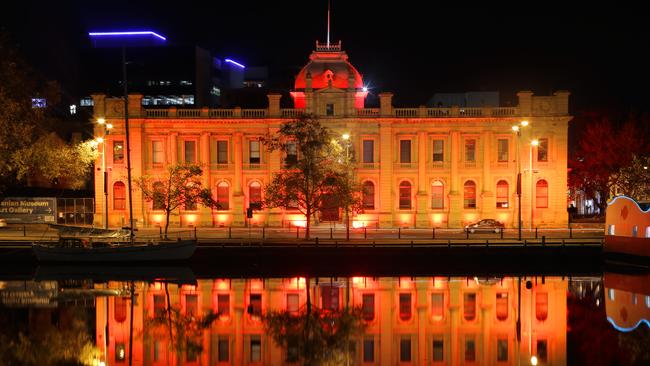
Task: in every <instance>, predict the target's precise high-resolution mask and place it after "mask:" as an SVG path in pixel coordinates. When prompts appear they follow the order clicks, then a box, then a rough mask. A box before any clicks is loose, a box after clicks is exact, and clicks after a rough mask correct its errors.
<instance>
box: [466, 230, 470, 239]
mask: <svg viewBox="0 0 650 366" xmlns="http://www.w3.org/2000/svg"><path fill="white" fill-rule="evenodd" d="M465 238H466V239H469V229H465Z"/></svg>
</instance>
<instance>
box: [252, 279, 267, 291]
mask: <svg viewBox="0 0 650 366" xmlns="http://www.w3.org/2000/svg"><path fill="white" fill-rule="evenodd" d="M263 288H264V283H263V282H262V280H251V290H262V289H263Z"/></svg>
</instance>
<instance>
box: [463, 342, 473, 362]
mask: <svg viewBox="0 0 650 366" xmlns="http://www.w3.org/2000/svg"><path fill="white" fill-rule="evenodd" d="M465 361H467V362H474V361H476V343H475V342H474V339H465Z"/></svg>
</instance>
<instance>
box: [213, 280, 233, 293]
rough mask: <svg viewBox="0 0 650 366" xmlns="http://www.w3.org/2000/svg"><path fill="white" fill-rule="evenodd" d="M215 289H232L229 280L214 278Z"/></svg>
mask: <svg viewBox="0 0 650 366" xmlns="http://www.w3.org/2000/svg"><path fill="white" fill-rule="evenodd" d="M213 286H214V289H215V290H218V291H228V290H230V281H228V280H214V284H213Z"/></svg>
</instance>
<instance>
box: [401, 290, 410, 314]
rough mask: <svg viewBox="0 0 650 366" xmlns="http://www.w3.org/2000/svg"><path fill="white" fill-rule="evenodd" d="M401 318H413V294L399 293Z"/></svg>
mask: <svg viewBox="0 0 650 366" xmlns="http://www.w3.org/2000/svg"><path fill="white" fill-rule="evenodd" d="M399 318H400V319H402V320H409V319H411V294H399Z"/></svg>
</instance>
